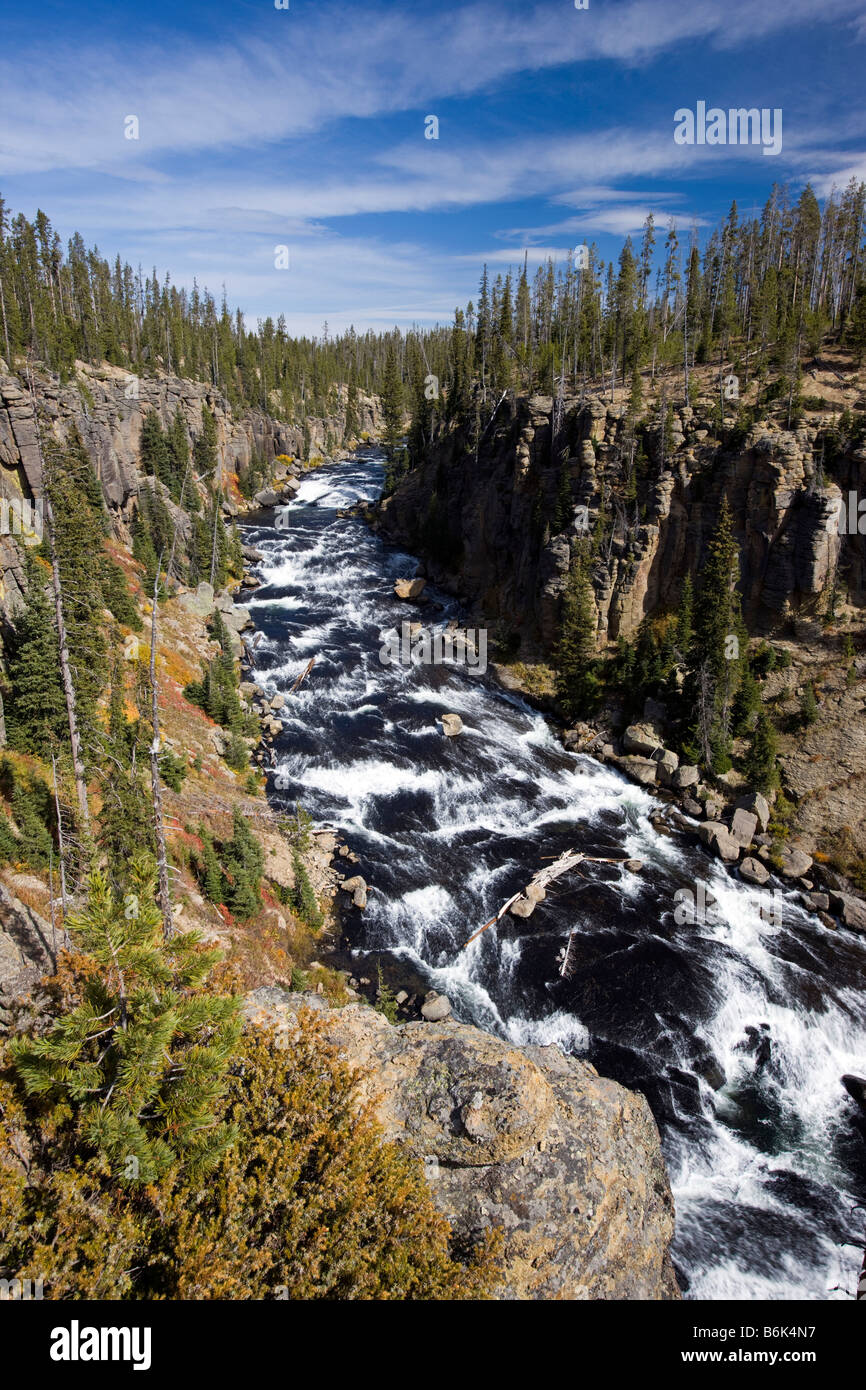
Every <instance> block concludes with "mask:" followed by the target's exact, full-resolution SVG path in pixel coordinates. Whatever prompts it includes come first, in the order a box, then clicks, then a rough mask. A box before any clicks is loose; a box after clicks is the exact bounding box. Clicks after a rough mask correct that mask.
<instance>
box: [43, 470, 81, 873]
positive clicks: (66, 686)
mask: <svg viewBox="0 0 866 1390" xmlns="http://www.w3.org/2000/svg"><path fill="white" fill-rule="evenodd" d="M43 467H44V466H43ZM45 520H46V523H47V526H48V546H49V550H50V553H51V582H52V587H53V589H54V615H55V619H56V622H57V643H58V646H59V648H60V676H61V679H62V681H63V694H64V696H65V698H66V715H67V718H68V720H69V743H70V747H71V749H72V771H73V773H74V775H75V791H76V795H77V797H78V811H79V815H80V816H81V831H82V839H83V841H84V842H85V858H88V857H89V847H90V840H91V836H92V832H91V827H90V807H89V806H88V804H87V774H86V772H85V770H84V759H83V758H82V756H81V736H80V735H79V732H78V714H77V711H76V706H75V686H74V685H73V683H72V668H71V666H70V664H69V646H68V643H67V641H66V623H65V621H64V617H63V591H62V588H61V584H60V563H59V561H58V559H57V545H56V542H55V535H54V512H53V510H52V507H51V502H50V501H49V498H48V494H47V492H46V494H45Z"/></svg>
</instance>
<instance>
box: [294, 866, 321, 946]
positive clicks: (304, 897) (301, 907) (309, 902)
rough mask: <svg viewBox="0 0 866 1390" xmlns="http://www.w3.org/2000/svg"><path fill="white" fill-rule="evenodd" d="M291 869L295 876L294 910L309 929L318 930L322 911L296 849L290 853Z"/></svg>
mask: <svg viewBox="0 0 866 1390" xmlns="http://www.w3.org/2000/svg"><path fill="white" fill-rule="evenodd" d="M292 870H293V873H294V876H295V888H294V892H293V895H292V901H293V905H294V909H295V912H296V913H297V915H298V916H299V917H300V919H301V921H302V922H304V923H305V924H306V925H307V926H308V927H309V928H310V930H311V931H318V930H319V928H320V927H321V925H322V921H323V918H322V913H321V911H320V908H319V904H318V902H317V901H316V895H315V893H314V892H313V885H312V883H311V882H310V875H309V874H308V873H307V870H306V869H305V867H304V863H303V860H302V859H301V856H300V855H299V854H298V851H297V850H295V852H294V854H293V855H292Z"/></svg>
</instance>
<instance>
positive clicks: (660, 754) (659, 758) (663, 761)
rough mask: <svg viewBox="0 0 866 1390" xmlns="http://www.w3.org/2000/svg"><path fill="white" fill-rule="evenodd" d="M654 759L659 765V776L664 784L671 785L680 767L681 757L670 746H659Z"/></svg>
mask: <svg viewBox="0 0 866 1390" xmlns="http://www.w3.org/2000/svg"><path fill="white" fill-rule="evenodd" d="M653 761H654V762H655V763H656V764H657V766H658V772H657V774H656V775H657V777H658V780H659V781H660V782H661V783H662V785H663V786H666V787H667V786H670V783H671V779H672V777H673V776H674V773H675V772H676V771H677V768H678V767H679V762H680V760H679V758H678V757H677V755H676V753H674V752H672V751H671V749H670V748H659V749H657V750H656V752H655V753H654V754H653Z"/></svg>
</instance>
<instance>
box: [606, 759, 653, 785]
mask: <svg viewBox="0 0 866 1390" xmlns="http://www.w3.org/2000/svg"><path fill="white" fill-rule="evenodd" d="M614 762H615V763H616V765H617V767H618V768H619V769H620V770H621V771H622V772H624V773H625V774H626V776H627V777H631V779H632V780H633V781H635V782H640V784H641V786H644V787H648V786H652V785H653V783H655V781H656V780H657V778H658V763H657V762H655V761H654V760H653V759H652V758H642V757H638V756H632V755H629V756H627V757H622V758H615V759H614Z"/></svg>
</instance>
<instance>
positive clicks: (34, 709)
mask: <svg viewBox="0 0 866 1390" xmlns="http://www.w3.org/2000/svg"><path fill="white" fill-rule="evenodd" d="M25 574H26V577H27V591H26V595H25V604H24V609H23V611H22V612H21V613H19V614H18V615H17V616H16V619H15V628H14V631H13V633H12V636H11V638H10V639H9V641H8V650H7V670H8V675H9V685H10V699H9V701H8V709H7V711H6V734H7V738H8V741H9V746H10V747H11V748H15V749H17V750H18V751H19V752H22V753H43V752H44V751H45V749H46V748H47V747H50V746H51V744H52V743H53V742H61V741H62V740H63V739H64V738H65V737H66V735H67V733H68V727H67V718H66V702H65V700H64V696H63V685H62V683H61V680H60V664H59V661H58V652H57V633H56V631H55V629H54V624H53V622H52V616H51V604H50V602H49V599H48V595H47V592H46V581H47V578H48V576H47V574H46V571H45V568H44V566H43V565H42V564H40V562H39V561H38V560H37V559H36V557H35V556H34V555H33V554H32V552H28V554H27V557H26V560H25Z"/></svg>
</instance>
